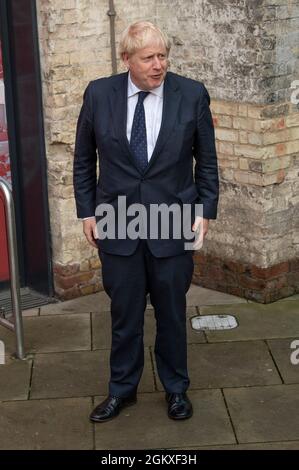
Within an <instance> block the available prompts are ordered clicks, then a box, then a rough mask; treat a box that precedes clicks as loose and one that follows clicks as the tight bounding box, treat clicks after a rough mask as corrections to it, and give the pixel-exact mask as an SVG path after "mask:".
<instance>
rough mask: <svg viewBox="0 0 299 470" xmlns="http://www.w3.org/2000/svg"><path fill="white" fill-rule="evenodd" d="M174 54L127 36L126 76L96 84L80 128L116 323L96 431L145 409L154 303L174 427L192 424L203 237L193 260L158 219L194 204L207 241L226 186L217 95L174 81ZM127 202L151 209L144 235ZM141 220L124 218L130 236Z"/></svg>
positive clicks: (91, 235)
mask: <svg viewBox="0 0 299 470" xmlns="http://www.w3.org/2000/svg"><path fill="white" fill-rule="evenodd" d="M169 50H170V43H169V40H168V39H167V37H166V35H165V34H164V33H163V32H162V31H161V30H159V29H158V28H157V27H155V26H154V25H153V24H152V23H149V22H137V23H134V24H133V25H131V26H129V27H128V28H127V29H126V31H125V32H124V33H123V37H122V39H121V43H120V53H121V57H122V59H123V61H124V63H125V65H126V66H127V68H128V73H122V74H119V75H115V76H112V77H108V78H101V79H98V80H94V81H92V82H90V83H89V85H88V86H87V88H86V90H85V93H84V100H83V106H82V108H81V112H80V116H79V119H78V124H77V134H76V146H75V158H74V188H75V198H76V205H77V215H78V217H79V218H82V219H84V221H83V231H84V234H85V236H86V238H87V240H88V242H89V243H90V244H91V245H92V246H94V247H95V248H98V249H99V256H100V259H101V263H102V275H103V286H104V289H105V291H106V292H107V294H108V295H109V296H110V298H111V316H112V346H111V356H110V367H111V376H110V382H109V395H108V396H107V398H106V399H105V400H104V401H103V402H102V403H100V404H99V405H98V406H97V407H96V408H95V409H94V411H93V412H92V414H91V416H90V419H91V420H92V421H94V422H105V421H107V420H110V419H112V418H113V417H115V416H117V415H118V413H119V412H120V410H121V409H122V408H124V407H125V406H128V405H132V404H134V403H136V393H137V387H138V384H139V381H140V378H141V375H142V370H143V365H144V347H143V323H144V311H145V308H146V296H147V294H148V293H149V295H150V299H151V303H152V305H153V307H154V312H155V317H156V323H157V334H156V342H155V359H156V364H157V371H158V374H159V378H160V380H161V383H162V384H163V387H164V389H165V392H166V395H165V397H166V401H167V403H168V416H169V417H170V418H172V419H176V420H181V419H186V418H190V417H191V416H192V404H191V402H190V400H189V398H188V396H187V393H186V391H187V389H188V386H189V383H190V381H189V376H188V370H187V340H186V293H187V291H188V289H189V287H190V284H191V279H192V274H193V268H194V265H193V257H192V255H193V250H195V249H198V248H199V246H200V241H199V240H200V238H199V237H197V238H196V237H195V241H194V238H193V242H194V244H193V245H192V248H193V249H192V250H189V249H188V250H186V249H185V248H186V245H185V243H186V237H185V236H184V235H181V236H180V237H177V236H175V234H174V231H171V230H170V235H169V237H168V238H165V237H163V236H162V235H161V230H162V229H161V226H162V225H163V223H164V220H162V221H160V222H159V223H158V224H157V225H158V236H156V237H152V236H151V231H150V229H149V225H150V224H151V219H150V217H149V209H150V206H151V205H157V204H158V205H160V204H164V207H168V208H169V207H170V206H171V205H173V204H177V206H178V207H179V208H182V207H183V206H184V205H187V204H189V205H190V206H191V208H192V215H191V217H192V218H191V219H190V224H191V225H190V228H191V227H192V230H193V231H194V232H197V231H199V230H200V233H201V235H202V239H203V238H204V237H205V235H206V233H207V231H208V224H209V219H215V218H216V214H217V203H218V187H219V183H218V171H217V156H216V151H215V137H214V128H213V122H212V117H211V113H210V109H209V104H210V98H209V94H208V92H207V90H206V88H205V87H204V85H203V84H202V83H201V82H197V81H195V80H191V79H188V78H184V77H182V76H179V75H176V74H174V73H171V72H168V71H167V68H168V55H169ZM97 152H98V155H97ZM193 159H195V167H194V170H193ZM97 162H99V180H98V182H97V171H96V166H97ZM120 196H123V198H125V201H126V207H135V206H132V205H133V204H139V205H142V206H143V207H144V208H145V209H146V210H147V213H146V216H145V218H143V221H142V222H141V225H143V232H142V233H143V236H137V237H132V236H131V237H130V236H128V235H127V234H126V236H124V235H123V233H122V234H120V231H121V229H120V220H121V219H122V217H123V216H124V207H120V206H119V205H118V204H117V202H118V201H119V197H120ZM103 204H106V205H105V207H107V205H110V206H111V207H112V208H113V210H115V211H116V221H117V223H116V225H117V229H118V231H117V234H116V235H115V236H110V237H109V236H106V238H105V237H104V232H103V231H101V233H100V234H99V230H97V228H99V227H100V226H101V225H100V224H101V221H103V211H101V210H99V207H102V205H103ZM196 204H201V205H202V207H203V214H202V217H199V216H196V212H195V211H194V208H195V205H196ZM128 214H129V212H128ZM95 215H97V216H98V218H97V219H96V218H95ZM132 215H133V212H131V213H130V214H129V215H128V217H127V218H126V222H125V224H126V225H125V226H126V227H128V226H129V224H130V221H131V222H132ZM195 216H196V217H195ZM162 218H163V215H162ZM164 218H165V217H164ZM170 218H171V214H170ZM148 222H149V225H147V223H148ZM155 223H156V222H155ZM101 227H102V226H101ZM145 227H146V228H145ZM102 228H103V227H102ZM155 228H157V227H155ZM98 237H99V238H98Z"/></svg>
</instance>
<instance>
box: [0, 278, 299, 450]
mask: <svg viewBox="0 0 299 470" xmlns="http://www.w3.org/2000/svg"><path fill="white" fill-rule="evenodd" d="M211 314H232V315H234V316H235V317H236V319H237V322H238V326H237V328H235V329H232V330H223V331H205V332H202V331H201V332H199V331H195V330H193V329H192V327H191V321H190V319H191V318H192V317H194V316H197V315H211ZM187 321H188V361H189V369H190V379H191V386H190V389H189V392H188V394H189V396H190V398H191V400H192V402H193V407H194V415H193V417H192V418H191V419H190V420H186V421H182V422H175V421H172V420H170V419H169V418H168V417H167V406H166V402H165V398H164V393H163V388H162V386H161V384H160V381H159V378H158V376H157V372H156V364H155V358H154V340H155V320H154V312H153V309H152V307H151V306H149V308H148V309H147V311H146V314H145V367H144V373H143V376H142V380H141V383H140V387H139V395H138V402H137V404H136V405H135V406H133V407H130V408H126V409H125V410H123V411H122V412H121V414H120V416H119V417H118V418H116V419H114V420H112V421H110V422H107V423H103V424H96V425H94V424H91V423H90V422H89V420H88V416H89V413H90V411H91V410H92V408H93V407H94V406H95V404H97V403H98V402H99V401H100V400H102V399H103V398H104V397H105V396H106V393H107V382H108V379H109V348H110V340H111V339H110V338H111V334H110V315H109V299H108V298H107V296H106V294H105V293H104V292H101V293H98V294H94V295H89V296H86V297H83V298H80V299H75V300H71V301H67V302H61V303H56V304H51V305H48V306H45V307H41V308H36V309H32V310H30V311H26V312H24V329H25V346H26V352H27V359H26V360H25V361H19V360H16V359H14V358H13V357H12V354H13V353H14V351H15V347H14V335H13V333H12V332H10V331H8V330H6V329H4V328H3V327H1V326H0V340H2V341H3V342H4V343H5V348H6V363H5V365H0V432H1V438H0V449H105V450H112V449H134V450H135V449H236V450H237V449H299V420H298V413H297V410H298V408H299V364H298V365H293V364H292V363H291V360H290V356H291V353H292V352H293V350H292V349H291V343H292V341H293V340H296V339H298V340H299V296H298V295H297V296H293V297H290V298H288V299H284V300H281V301H278V302H275V303H272V304H268V305H261V304H256V303H253V302H248V301H246V300H244V299H240V298H238V297H235V296H231V295H227V294H222V293H219V292H215V291H210V290H208V289H204V288H201V287H198V286H194V285H193V286H191V288H190V290H189V293H188V311H187ZM298 356H299V354H298Z"/></svg>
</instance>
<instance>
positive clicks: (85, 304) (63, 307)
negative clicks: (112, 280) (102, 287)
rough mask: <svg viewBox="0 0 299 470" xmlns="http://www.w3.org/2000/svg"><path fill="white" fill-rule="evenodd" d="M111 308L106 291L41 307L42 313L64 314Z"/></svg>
mask: <svg viewBox="0 0 299 470" xmlns="http://www.w3.org/2000/svg"><path fill="white" fill-rule="evenodd" d="M109 308H110V298H109V297H108V295H107V294H106V292H104V291H101V292H97V293H96V294H90V295H84V296H83V297H79V298H77V299H72V300H66V301H64V302H57V303H53V304H49V305H45V306H43V307H41V308H40V315H62V314H66V313H68V314H76V313H91V312H105V311H107V310H109Z"/></svg>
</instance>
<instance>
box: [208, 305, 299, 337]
mask: <svg viewBox="0 0 299 470" xmlns="http://www.w3.org/2000/svg"><path fill="white" fill-rule="evenodd" d="M200 314H201V315H213V314H216V315H219V314H226V315H227V314H231V315H234V316H235V317H236V319H237V321H238V327H237V328H234V329H231V330H217V331H207V332H206V335H207V338H208V341H209V342H216V341H245V340H254V339H272V338H289V337H294V336H296V335H298V337H299V302H298V301H290V302H287V301H286V302H274V303H272V304H267V305H264V304H257V303H247V304H232V305H215V306H212V307H201V308H200Z"/></svg>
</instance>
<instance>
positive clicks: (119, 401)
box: [89, 395, 137, 423]
mask: <svg viewBox="0 0 299 470" xmlns="http://www.w3.org/2000/svg"><path fill="white" fill-rule="evenodd" d="M136 402H137V397H136V395H130V396H129V397H126V398H124V397H115V396H112V395H109V396H108V397H107V398H106V400H104V401H103V402H102V403H100V404H99V405H98V406H97V407H96V408H95V409H94V410H93V412H92V413H91V415H90V417H89V419H90V421H93V422H95V423H103V422H105V421H109V420H110V419H112V418H115V417H116V416H117V415H118V414H119V412H120V411H121V410H122V409H123V408H125V407H126V406H131V405H135V403H136Z"/></svg>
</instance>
